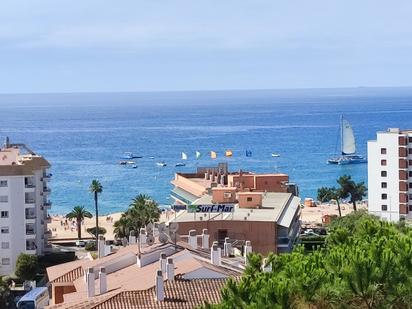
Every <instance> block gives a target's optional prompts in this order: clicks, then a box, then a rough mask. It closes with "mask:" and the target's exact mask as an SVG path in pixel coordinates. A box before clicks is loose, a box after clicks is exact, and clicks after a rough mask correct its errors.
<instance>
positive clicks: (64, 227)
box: [48, 210, 173, 241]
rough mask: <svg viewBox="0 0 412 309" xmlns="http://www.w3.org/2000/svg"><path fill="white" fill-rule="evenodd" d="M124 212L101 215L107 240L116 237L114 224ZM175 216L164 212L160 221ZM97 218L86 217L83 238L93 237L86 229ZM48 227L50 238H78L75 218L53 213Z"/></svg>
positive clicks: (93, 225)
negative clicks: (50, 233) (70, 218)
mask: <svg viewBox="0 0 412 309" xmlns="http://www.w3.org/2000/svg"><path fill="white" fill-rule="evenodd" d="M121 215H122V213H120V212H118V213H113V214H110V215H107V216H99V226H100V227H103V228H105V229H106V231H107V232H106V234H105V235H104V236H105V237H106V239H107V240H113V239H114V233H113V224H114V222H116V221H117V220H119V219H120V217H121ZM172 216H173V211H172V210H170V211H166V212H163V213H162V215H161V216H160V222H165V221H167V220H169V218H171V217H172ZM95 225H96V221H95V218H94V217H93V218H90V219H89V218H86V219H85V220H84V222H83V224H82V238H84V239H91V238H92V235H91V234H89V233H88V232H87V231H86V230H87V229H88V228H91V227H95ZM48 229H49V230H51V231H52V237H51V238H50V240H52V241H53V240H55V241H57V240H65V239H67V240H69V239H77V227H76V221H75V220H69V219H66V218H65V217H64V216H61V215H52V216H51V223H49V224H48Z"/></svg>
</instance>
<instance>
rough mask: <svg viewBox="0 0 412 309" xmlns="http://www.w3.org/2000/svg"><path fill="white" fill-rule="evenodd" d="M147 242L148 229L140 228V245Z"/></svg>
mask: <svg viewBox="0 0 412 309" xmlns="http://www.w3.org/2000/svg"><path fill="white" fill-rule="evenodd" d="M145 244H146V230H145V229H144V228H141V229H140V233H139V245H140V246H143V245H145Z"/></svg>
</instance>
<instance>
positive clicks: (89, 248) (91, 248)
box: [84, 241, 97, 251]
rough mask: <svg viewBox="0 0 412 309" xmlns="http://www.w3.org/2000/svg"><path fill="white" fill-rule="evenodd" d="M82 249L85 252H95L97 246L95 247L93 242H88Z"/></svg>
mask: <svg viewBox="0 0 412 309" xmlns="http://www.w3.org/2000/svg"><path fill="white" fill-rule="evenodd" d="M84 249H85V250H86V251H96V250H97V246H96V243H95V242H94V241H93V242H88V243H87V244H86V245H85V246H84Z"/></svg>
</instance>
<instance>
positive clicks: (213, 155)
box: [181, 149, 278, 160]
mask: <svg viewBox="0 0 412 309" xmlns="http://www.w3.org/2000/svg"><path fill="white" fill-rule="evenodd" d="M223 155H224V156H225V157H227V158H230V157H233V151H232V150H230V149H227V150H225V151H224V153H223ZM245 155H246V157H249V158H250V157H252V150H249V149H247V150H246V151H245ZM209 156H210V158H211V159H216V158H217V157H218V153H217V152H216V151H213V150H211V151H210V152H209ZM272 156H274V155H273V154H272ZM276 156H278V155H276ZM201 157H202V154H201V153H200V151H196V152H195V158H196V160H199V159H200V158H201ZM181 158H182V160H187V158H188V155H187V154H186V153H185V152H182V154H181Z"/></svg>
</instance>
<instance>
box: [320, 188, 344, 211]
mask: <svg viewBox="0 0 412 309" xmlns="http://www.w3.org/2000/svg"><path fill="white" fill-rule="evenodd" d="M345 197H346V196H345V194H344V192H343V190H341V189H336V188H335V187H332V188H326V187H321V188H319V189H318V200H319V201H320V202H322V203H324V202H329V201H331V200H335V201H336V204H337V205H338V210H339V217H342V211H341V209H340V199H342V198H345Z"/></svg>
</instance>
